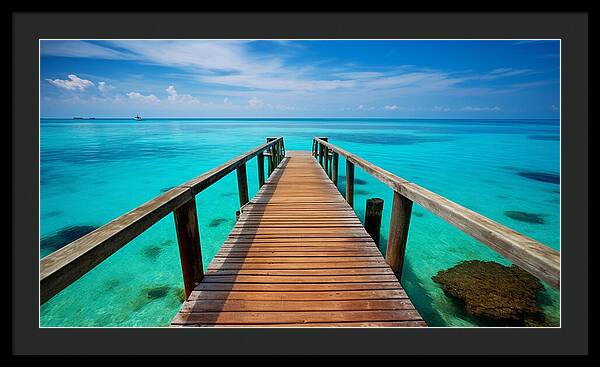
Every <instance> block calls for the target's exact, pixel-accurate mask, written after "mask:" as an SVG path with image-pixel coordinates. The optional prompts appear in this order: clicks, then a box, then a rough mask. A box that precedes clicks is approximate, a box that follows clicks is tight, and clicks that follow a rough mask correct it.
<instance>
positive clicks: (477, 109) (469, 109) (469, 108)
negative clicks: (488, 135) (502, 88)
mask: <svg viewBox="0 0 600 367" xmlns="http://www.w3.org/2000/svg"><path fill="white" fill-rule="evenodd" d="M460 110H461V111H466V112H484V111H490V112H497V111H500V110H502V109H501V108H500V107H498V106H494V107H487V106H485V107H472V106H466V107H463V108H461V109H460Z"/></svg>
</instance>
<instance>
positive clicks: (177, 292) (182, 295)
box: [174, 288, 185, 303]
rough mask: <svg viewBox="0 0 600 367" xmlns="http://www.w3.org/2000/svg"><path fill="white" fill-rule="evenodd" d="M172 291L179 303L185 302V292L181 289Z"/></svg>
mask: <svg viewBox="0 0 600 367" xmlns="http://www.w3.org/2000/svg"><path fill="white" fill-rule="evenodd" d="M174 291H175V295H176V296H177V299H178V300H179V303H183V302H185V290H184V289H183V288H174Z"/></svg>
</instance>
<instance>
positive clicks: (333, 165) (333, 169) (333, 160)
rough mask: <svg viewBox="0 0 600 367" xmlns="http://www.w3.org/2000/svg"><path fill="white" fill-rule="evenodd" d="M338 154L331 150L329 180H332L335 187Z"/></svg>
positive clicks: (336, 182)
mask: <svg viewBox="0 0 600 367" xmlns="http://www.w3.org/2000/svg"><path fill="white" fill-rule="evenodd" d="M339 158H340V155H339V154H337V153H336V152H333V158H331V181H333V184H334V185H335V187H337V184H338V161H339Z"/></svg>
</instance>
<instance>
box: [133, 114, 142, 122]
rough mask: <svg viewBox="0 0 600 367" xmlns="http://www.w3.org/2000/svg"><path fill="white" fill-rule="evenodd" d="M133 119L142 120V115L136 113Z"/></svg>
mask: <svg viewBox="0 0 600 367" xmlns="http://www.w3.org/2000/svg"><path fill="white" fill-rule="evenodd" d="M133 119H134V120H136V121H142V116H140V115H138V114H136V115H135V117H134V118H133Z"/></svg>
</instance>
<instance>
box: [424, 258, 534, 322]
mask: <svg viewBox="0 0 600 367" xmlns="http://www.w3.org/2000/svg"><path fill="white" fill-rule="evenodd" d="M432 279H433V281H435V282H436V283H438V284H440V285H441V286H442V288H443V290H444V293H446V294H447V295H449V296H452V297H455V298H457V299H459V300H461V301H462V302H464V306H465V309H466V311H467V313H469V314H470V315H473V316H476V317H482V318H487V319H491V320H497V321H506V322H509V323H510V322H513V323H514V322H518V323H520V324H526V323H531V322H532V320H543V319H544V315H543V311H542V309H541V308H540V307H539V306H538V305H537V296H538V292H539V291H540V290H541V289H542V288H543V286H542V283H541V282H540V281H539V280H538V279H537V278H535V277H534V276H533V275H531V274H529V273H527V272H526V271H524V270H522V269H521V268H519V267H517V266H515V265H512V266H504V265H501V264H498V263H496V262H493V261H480V260H469V261H463V262H461V263H459V264H458V265H456V266H454V267H452V268H450V269H446V270H442V271H440V272H438V273H437V274H436V275H435V276H433V277H432Z"/></svg>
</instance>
